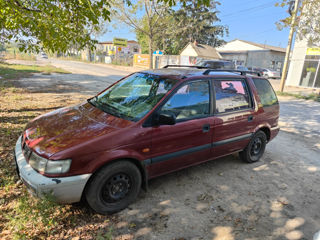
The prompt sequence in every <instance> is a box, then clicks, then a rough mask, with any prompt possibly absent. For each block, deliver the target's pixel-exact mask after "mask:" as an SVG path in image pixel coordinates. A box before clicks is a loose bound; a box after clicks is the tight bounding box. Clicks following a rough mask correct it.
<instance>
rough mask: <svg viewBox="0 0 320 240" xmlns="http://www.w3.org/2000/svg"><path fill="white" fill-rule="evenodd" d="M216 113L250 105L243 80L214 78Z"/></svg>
mask: <svg viewBox="0 0 320 240" xmlns="http://www.w3.org/2000/svg"><path fill="white" fill-rule="evenodd" d="M214 89H215V95H216V110H215V112H216V113H225V112H231V111H237V110H241V109H246V108H249V107H250V100H249V99H250V98H249V94H248V90H247V87H246V85H245V83H244V81H242V80H232V81H230V80H214Z"/></svg>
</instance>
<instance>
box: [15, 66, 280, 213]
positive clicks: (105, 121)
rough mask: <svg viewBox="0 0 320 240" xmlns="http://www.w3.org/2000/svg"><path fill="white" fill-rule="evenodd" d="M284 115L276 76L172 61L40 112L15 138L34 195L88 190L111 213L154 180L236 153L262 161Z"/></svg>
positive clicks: (77, 194) (64, 195)
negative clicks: (83, 98)
mask: <svg viewBox="0 0 320 240" xmlns="http://www.w3.org/2000/svg"><path fill="white" fill-rule="evenodd" d="M278 118H279V104H278V99H277V97H276V94H275V92H274V91H273V89H272V86H271V84H270V83H269V81H268V80H267V79H264V78H261V77H256V76H253V75H246V73H245V72H241V73H238V72H232V70H230V71H228V70H226V71H217V70H213V69H197V68H196V67H180V66H175V67H173V68H169V67H168V66H167V68H163V69H156V70H145V71H140V72H137V73H133V74H130V75H129V76H127V77H124V78H123V79H121V80H119V81H118V82H116V83H114V84H113V85H111V86H110V87H108V88H107V89H105V90H104V91H102V92H101V93H99V94H97V95H96V96H94V97H92V98H90V99H88V101H87V102H83V103H80V104H78V105H76V106H71V107H65V108H61V109H57V110H55V111H52V112H49V113H46V114H44V115H41V116H38V117H37V118H35V119H33V120H32V121H30V122H29V123H28V124H27V126H26V128H25V130H24V131H23V133H22V135H21V136H20V137H19V139H18V141H17V143H16V147H15V162H16V165H17V172H18V174H19V176H20V178H21V179H22V182H23V183H24V184H25V185H26V186H27V188H28V189H29V190H30V191H31V192H32V193H33V194H35V195H37V196H42V195H43V194H44V193H49V194H53V197H54V198H55V199H56V201H58V202H61V203H73V202H78V201H80V200H81V199H85V200H86V201H87V202H88V204H89V206H90V207H91V208H92V209H94V210H95V211H96V212H98V213H100V214H108V213H113V212H117V211H120V210H121V209H124V208H126V207H127V206H128V205H129V204H130V203H132V202H133V201H134V200H135V199H136V197H137V196H138V194H139V191H140V189H141V187H144V188H147V185H148V179H151V178H155V177H158V176H160V175H164V174H166V173H170V172H173V171H177V170H180V169H182V168H186V167H189V166H193V165H196V164H200V163H203V162H206V161H209V160H213V159H216V158H219V157H222V156H226V155H229V154H234V153H239V156H240V158H241V159H242V160H244V161H245V162H248V163H253V162H257V161H258V160H259V159H260V158H261V157H262V155H263V153H264V151H265V148H266V144H267V143H269V142H270V141H271V140H272V139H273V138H274V137H276V135H277V134H278V132H279V126H278ZM200 177H201V176H200ZM212 184H215V183H212Z"/></svg>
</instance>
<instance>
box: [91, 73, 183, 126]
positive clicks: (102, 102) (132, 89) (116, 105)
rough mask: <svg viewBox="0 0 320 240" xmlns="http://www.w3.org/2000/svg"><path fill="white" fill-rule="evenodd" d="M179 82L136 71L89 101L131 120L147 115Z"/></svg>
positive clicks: (106, 110)
mask: <svg viewBox="0 0 320 240" xmlns="http://www.w3.org/2000/svg"><path fill="white" fill-rule="evenodd" d="M176 83H177V80H175V79H167V78H162V77H161V76H157V75H152V74H147V73H135V74H132V75H130V76H128V77H126V78H124V79H123V80H121V81H120V82H118V83H116V84H115V85H113V86H112V87H110V88H109V89H107V90H105V91H104V92H102V93H100V94H99V95H97V96H96V97H94V98H91V99H90V100H89V102H90V103H91V104H92V105H94V106H95V107H97V108H99V109H101V110H102V111H104V112H106V113H109V114H112V115H114V116H116V117H121V118H124V119H127V120H131V121H138V120H140V119H141V118H142V117H143V116H145V115H146V114H147V113H148V112H149V111H150V110H151V109H152V108H153V107H154V106H155V105H156V104H157V103H158V102H159V101H160V100H161V99H162V98H163V97H164V95H165V94H166V93H167V92H169V91H170V90H171V89H172V87H173V86H174V85H175V84H176Z"/></svg>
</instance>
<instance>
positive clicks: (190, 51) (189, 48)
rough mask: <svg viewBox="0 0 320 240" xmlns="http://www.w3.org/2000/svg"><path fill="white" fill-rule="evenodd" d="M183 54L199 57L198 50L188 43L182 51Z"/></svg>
mask: <svg viewBox="0 0 320 240" xmlns="http://www.w3.org/2000/svg"><path fill="white" fill-rule="evenodd" d="M180 55H181V56H191V57H197V56H198V54H197V52H196V51H195V50H194V49H193V47H192V46H191V44H188V46H187V47H186V48H185V49H184V50H183V51H182V52H181V54H180Z"/></svg>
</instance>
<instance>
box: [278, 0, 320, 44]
mask: <svg viewBox="0 0 320 240" xmlns="http://www.w3.org/2000/svg"><path fill="white" fill-rule="evenodd" d="M293 2H294V1H292V0H282V2H281V3H278V4H276V6H280V7H283V8H288V12H289V10H290V6H292V3H293ZM291 10H292V9H291ZM299 13H300V16H299ZM276 24H277V26H278V28H279V29H280V30H282V29H283V28H286V27H290V26H291V16H290V15H289V14H288V17H287V18H285V19H282V20H280V21H278V22H277V23H276ZM293 27H295V28H296V29H295V30H296V33H297V36H298V38H299V39H303V38H305V39H307V40H308V42H309V44H311V45H318V46H319V45H320V0H303V1H301V0H300V7H299V9H298V17H297V20H296V22H295V23H294V26H293Z"/></svg>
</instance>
